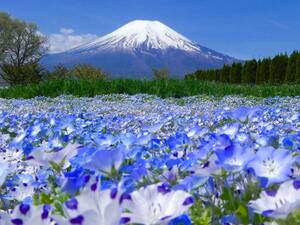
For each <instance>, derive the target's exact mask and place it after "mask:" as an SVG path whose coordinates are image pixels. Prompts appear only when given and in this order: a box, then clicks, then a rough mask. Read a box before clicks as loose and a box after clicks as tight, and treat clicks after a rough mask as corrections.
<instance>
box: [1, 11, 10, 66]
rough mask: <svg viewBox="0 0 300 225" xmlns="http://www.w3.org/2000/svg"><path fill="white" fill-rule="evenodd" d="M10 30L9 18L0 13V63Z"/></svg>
mask: <svg viewBox="0 0 300 225" xmlns="http://www.w3.org/2000/svg"><path fill="white" fill-rule="evenodd" d="M11 28H12V21H11V18H10V17H9V15H8V14H7V13H4V12H0V62H1V61H3V59H4V53H5V52H6V49H7V46H8V44H9V38H10V32H11Z"/></svg>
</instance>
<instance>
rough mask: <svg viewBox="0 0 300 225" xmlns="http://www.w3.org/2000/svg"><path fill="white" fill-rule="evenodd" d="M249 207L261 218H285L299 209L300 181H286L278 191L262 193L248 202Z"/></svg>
mask: <svg viewBox="0 0 300 225" xmlns="http://www.w3.org/2000/svg"><path fill="white" fill-rule="evenodd" d="M249 207H250V208H252V209H253V210H254V211H255V212H256V213H259V214H261V215H263V216H267V217H272V218H282V219H284V218H286V217H287V216H288V215H289V214H290V213H292V212H293V211H295V210H296V209H299V208H300V181H299V180H290V181H286V182H285V183H283V184H281V185H280V187H279V189H278V190H272V191H263V192H262V193H261V194H260V198H259V199H257V200H253V201H251V202H250V204H249Z"/></svg>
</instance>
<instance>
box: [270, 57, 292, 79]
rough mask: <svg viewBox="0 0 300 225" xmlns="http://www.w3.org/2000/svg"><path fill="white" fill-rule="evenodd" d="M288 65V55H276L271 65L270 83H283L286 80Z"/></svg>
mask: <svg viewBox="0 0 300 225" xmlns="http://www.w3.org/2000/svg"><path fill="white" fill-rule="evenodd" d="M287 65H288V56H287V55H286V54H285V55H277V56H275V57H274V58H273V59H272V61H271V65H270V79H269V81H270V83H271V84H281V83H283V82H284V80H285V75H286V69H287Z"/></svg>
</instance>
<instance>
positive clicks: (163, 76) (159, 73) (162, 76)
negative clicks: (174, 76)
mask: <svg viewBox="0 0 300 225" xmlns="http://www.w3.org/2000/svg"><path fill="white" fill-rule="evenodd" d="M153 76H154V79H155V80H167V79H169V77H170V71H169V69H168V68H162V69H153Z"/></svg>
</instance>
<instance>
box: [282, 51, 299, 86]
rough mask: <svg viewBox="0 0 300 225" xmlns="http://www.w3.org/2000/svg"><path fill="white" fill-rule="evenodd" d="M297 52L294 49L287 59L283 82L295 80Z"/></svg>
mask: <svg viewBox="0 0 300 225" xmlns="http://www.w3.org/2000/svg"><path fill="white" fill-rule="evenodd" d="M299 55H300V54H299V52H297V51H294V52H293V53H292V54H291V55H290V57H289V60H288V64H287V68H286V74H285V82H286V83H294V82H295V81H296V74H297V61H298V58H299V57H300V56H299Z"/></svg>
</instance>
